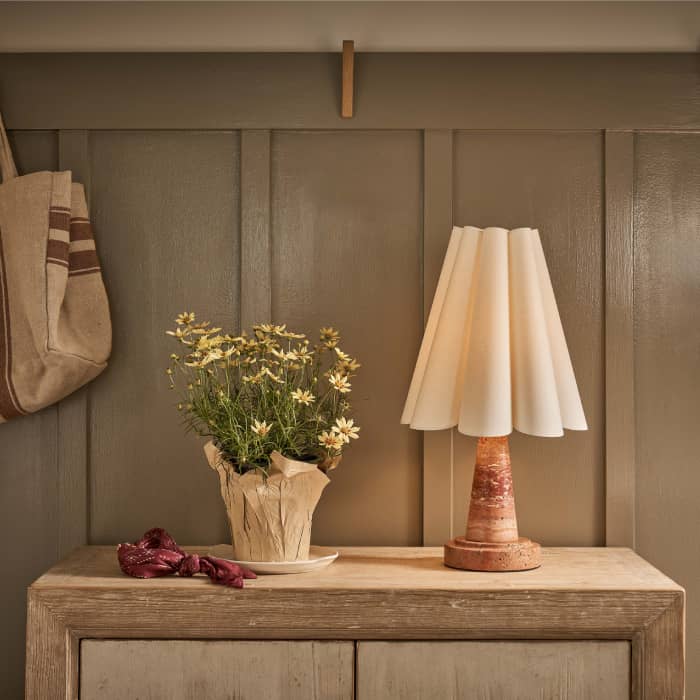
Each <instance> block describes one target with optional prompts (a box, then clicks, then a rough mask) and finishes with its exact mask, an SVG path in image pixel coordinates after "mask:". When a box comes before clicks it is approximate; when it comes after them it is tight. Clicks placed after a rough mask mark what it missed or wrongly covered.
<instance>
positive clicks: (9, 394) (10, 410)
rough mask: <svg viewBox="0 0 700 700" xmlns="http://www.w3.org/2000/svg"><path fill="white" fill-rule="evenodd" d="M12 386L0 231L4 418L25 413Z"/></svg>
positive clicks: (0, 358)
mask: <svg viewBox="0 0 700 700" xmlns="http://www.w3.org/2000/svg"><path fill="white" fill-rule="evenodd" d="M25 413H26V411H24V410H23V409H22V407H21V406H20V403H19V401H18V400H17V395H16V394H15V389H14V387H13V386H12V343H11V339H10V306H9V300H8V297H7V273H6V271H5V256H4V254H3V249H2V231H0V415H2V417H3V418H5V419H6V420H9V419H10V418H15V417H16V416H21V415H23V414H25Z"/></svg>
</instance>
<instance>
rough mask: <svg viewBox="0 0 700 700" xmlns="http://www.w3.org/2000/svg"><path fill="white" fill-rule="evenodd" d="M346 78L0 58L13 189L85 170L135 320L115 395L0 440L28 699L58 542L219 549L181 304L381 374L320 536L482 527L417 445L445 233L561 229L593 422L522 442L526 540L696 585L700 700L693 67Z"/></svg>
mask: <svg viewBox="0 0 700 700" xmlns="http://www.w3.org/2000/svg"><path fill="white" fill-rule="evenodd" d="M477 66H478V68H479V70H476V69H475V68H476V67H477ZM338 69H339V66H338V64H337V57H335V56H328V55H314V56H312V55H297V56H294V57H292V56H282V55H278V56H256V55H239V56H236V55H227V56H223V55H222V56H200V55H191V56H183V55H177V56H176V55H148V56H147V55H141V56H139V55H123V56H110V55H104V56H95V57H92V58H91V60H90V61H89V62H88V61H86V60H85V58H84V56H60V57H59V56H48V55H47V56H42V55H35V56H10V55H5V56H0V91H1V92H2V95H3V100H4V102H3V107H4V111H5V114H6V117H7V122H8V126H9V127H10V128H11V130H12V140H13V143H14V145H15V147H16V152H17V160H18V164H19V167H20V170H21V171H23V172H28V171H31V170H35V169H46V168H48V169H56V168H62V169H72V170H73V171H74V172H75V174H76V176H77V177H78V178H79V179H80V180H82V181H83V182H84V183H85V185H86V187H87V191H88V194H89V200H90V206H91V211H92V216H93V219H94V222H95V228H96V231H97V242H98V249H99V252H100V257H101V260H102V264H103V268H104V274H105V281H106V284H107V288H108V292H109V294H110V299H111V306H112V313H113V322H114V356H113V359H112V362H111V364H110V367H109V369H108V370H107V371H106V372H105V373H104V374H103V375H102V376H101V377H99V378H98V379H97V380H96V381H95V382H94V383H93V384H91V385H90V386H89V387H87V388H86V389H84V390H82V391H80V392H77V393H76V394H75V395H73V396H72V397H70V398H68V399H67V400H65V401H63V402H61V403H60V404H59V405H57V406H54V407H51V408H49V409H47V410H45V411H43V412H42V413H40V414H37V415H35V416H30V417H26V418H22V419H19V420H17V421H15V422H12V423H9V424H8V425H3V426H0V466H1V467H2V469H0V513H1V515H0V517H1V518H2V521H1V522H2V524H3V526H4V531H5V532H7V533H13V535H12V538H11V544H10V545H9V549H8V555H7V556H9V557H10V561H11V565H10V566H9V567H8V571H9V573H8V578H5V579H4V583H3V592H4V593H5V595H4V596H3V601H4V603H3V605H7V609H6V610H3V612H5V620H6V624H5V625H4V627H3V630H2V635H3V637H2V638H1V642H0V643H1V644H2V649H3V652H4V655H5V657H6V658H7V659H8V660H9V663H8V664H6V666H5V668H6V669H7V670H6V671H5V673H6V678H3V679H2V681H0V682H2V685H3V687H4V688H7V689H8V691H7V695H6V697H8V698H11V697H17V698H19V697H21V667H22V663H23V642H22V634H23V624H24V590H25V587H26V585H27V584H28V583H29V582H30V581H31V579H32V578H33V577H35V576H36V575H38V574H39V573H41V571H42V570H44V569H45V568H46V567H48V566H49V565H50V564H51V563H53V562H54V561H55V560H56V559H57V558H59V557H60V556H61V555H62V554H64V553H65V552H66V551H68V550H69V549H71V548H72V547H73V546H76V545H79V544H81V543H83V542H92V543H114V542H118V541H123V540H130V539H134V538H135V537H137V536H138V535H139V534H140V533H141V532H142V531H143V530H145V529H147V528H149V527H151V526H153V525H155V524H159V525H162V526H164V527H167V528H168V529H170V530H171V531H172V532H173V534H174V535H175V536H176V537H177V538H178V539H179V540H180V541H181V542H183V543H186V542H199V543H207V542H215V541H223V540H224V539H225V538H226V524H225V521H224V509H223V506H222V505H221V504H220V500H219V499H220V497H219V495H218V486H217V482H216V476H215V474H214V473H213V472H211V471H210V470H209V469H208V468H207V467H206V466H205V461H204V458H203V455H202V453H201V445H200V444H198V441H197V440H196V439H195V438H194V437H192V436H186V435H183V434H182V431H181V429H180V426H179V424H178V416H177V412H176V411H175V409H174V407H173V405H172V404H173V398H172V393H171V392H169V391H168V389H167V381H166V379H165V376H164V373H163V370H164V367H165V362H166V359H167V355H168V353H169V352H170V351H171V345H170V343H169V341H168V338H167V337H166V336H165V335H164V330H165V329H166V328H168V327H169V326H170V325H171V319H172V318H173V317H174V315H175V314H176V313H178V312H179V311H181V310H183V309H194V310H195V311H197V312H198V313H199V314H200V315H201V316H202V317H211V318H212V319H216V320H217V322H219V321H220V322H222V323H224V324H226V325H228V326H231V327H233V328H237V327H238V326H240V325H241V324H243V325H249V324H250V323H251V322H253V321H257V320H267V319H273V320H275V321H281V322H285V321H286V322H288V323H289V324H290V326H293V327H298V328H301V329H303V330H313V329H314V328H316V327H318V326H319V325H321V324H327V323H334V324H337V326H338V327H339V328H340V329H341V330H342V331H343V333H344V335H345V337H346V341H345V344H346V345H347V348H348V349H349V350H351V351H352V352H353V353H354V354H357V355H358V356H359V357H360V359H361V361H362V363H363V370H362V373H361V374H360V376H359V377H358V379H357V381H356V382H355V384H356V386H355V394H354V400H355V404H356V406H357V410H358V422H359V423H360V424H361V425H362V426H363V438H362V440H361V441H359V442H358V444H357V445H356V446H354V447H353V450H352V452H351V453H348V455H347V458H346V459H345V460H344V462H343V464H342V465H341V467H340V468H339V469H338V470H337V472H336V473H335V474H334V478H333V483H332V484H331V486H330V487H329V488H328V489H327V492H326V493H325V494H324V497H323V499H322V502H321V505H320V507H319V511H318V517H317V518H316V521H315V529H314V538H315V540H316V541H317V542H319V543H336V544H350V543H352V544H397V545H403V544H418V543H420V542H421V541H424V542H441V541H443V540H444V539H446V538H447V537H448V536H449V534H450V532H455V531H457V532H458V531H460V530H461V529H462V527H463V522H464V518H465V513H464V507H465V500H466V494H467V491H468V484H469V480H470V473H471V471H470V470H471V462H472V460H473V440H471V439H468V438H464V437H462V436H452V437H451V436H450V435H449V434H433V435H429V436H426V439H425V440H423V439H422V437H421V435H420V434H418V433H415V432H412V431H409V430H408V429H407V428H405V427H402V426H399V425H398V418H399V415H400V412H401V406H402V404H403V400H404V397H405V391H406V388H407V386H408V381H409V379H410V374H411V370H412V366H413V362H414V361H415V356H416V353H417V350H418V345H419V342H420V337H421V331H422V326H423V318H424V313H425V310H426V308H427V306H428V305H429V303H430V299H431V296H432V290H433V288H434V285H435V281H436V277H437V272H438V271H439V266H440V263H441V261H442V256H443V255H444V250H445V246H446V242H447V238H448V236H449V229H450V226H451V223H452V221H454V222H456V223H462V224H467V223H476V224H478V225H487V224H492V223H498V224H500V225H504V226H508V227H515V226H517V225H523V224H524V225H537V226H538V227H539V228H540V229H541V231H542V237H543V245H544V248H545V253H546V255H547V258H548V260H549V267H550V270H551V274H552V279H553V284H554V288H555V292H556V295H557V298H558V301H559V306H560V311H561V315H562V321H563V324H564V329H565V332H566V334H567V338H568V341H569V346H570V351H571V355H572V358H573V363H574V367H575V370H576V374H577V377H578V380H579V385H580V389H581V394H582V398H583V403H584V407H585V410H586V413H587V418H588V421H589V425H590V430H589V431H588V432H586V433H572V434H569V435H567V436H566V437H565V438H563V439H558V440H542V439H535V438H530V437H525V436H514V438H513V457H514V469H515V479H516V490H517V491H518V505H519V516H520V522H521V527H522V530H523V532H524V533H526V534H527V535H528V536H531V537H533V538H537V539H539V540H541V541H542V543H543V544H568V545H602V544H605V543H606V542H608V543H614V544H629V545H632V544H635V540H636V543H637V545H638V549H639V551H640V553H642V554H643V555H644V556H646V557H648V558H649V559H650V560H651V561H652V562H653V563H655V564H657V565H659V566H660V567H661V568H662V569H663V570H664V571H665V572H666V573H668V574H669V575H671V576H672V577H674V578H676V579H677V580H678V581H679V582H680V583H681V584H683V585H685V586H686V587H687V588H688V590H689V596H690V603H689V624H688V654H689V659H690V660H691V663H689V697H693V692H695V693H697V692H700V676H698V674H697V671H696V665H694V664H693V663H692V659H693V658H697V655H698V654H700V608H699V607H698V606H697V605H695V598H696V597H697V596H698V595H700V589H699V588H698V583H697V581H698V580H699V577H698V575H697V574H698V573H700V572H699V571H698V569H697V562H698V561H700V556H698V555H700V550H699V549H698V545H697V542H696V541H695V540H694V539H693V537H692V536H691V534H690V533H693V532H696V531H697V529H698V525H699V524H700V523H699V522H698V517H699V516H698V508H697V507H696V499H695V498H694V491H693V485H694V484H695V483H696V481H697V478H696V473H695V468H694V467H695V466H697V465H696V461H697V460H695V461H694V459H693V455H694V454H695V453H696V452H697V448H698V447H699V446H700V445H698V438H697V431H695V430H694V424H695V422H696V421H697V418H698V410H697V404H696V402H695V400H694V394H695V387H697V385H698V380H700V376H698V371H699V370H698V367H700V364H699V363H698V362H697V360H698V347H700V330H698V329H700V324H699V323H698V320H699V319H698V311H697V309H698V308H700V307H699V305H698V302H700V284H699V282H698V280H699V279H700V276H699V275H698V273H699V272H700V270H699V269H698V264H697V260H698V259H700V257H699V255H698V254H699V253H700V250H698V248H699V247H700V242H699V240H698V237H697V231H698V228H699V224H700V209H699V208H698V201H697V196H696V193H697V191H698V187H697V186H698V184H700V183H699V180H700V160H699V159H700V110H699V109H698V99H699V98H700V95H698V93H697V89H696V86H697V64H696V62H695V57H693V56H677V57H671V56H659V57H654V56H649V55H645V56H629V57H614V56H597V57H595V56H583V57H572V56H568V57H567V56H558V57H556V60H554V61H553V60H552V57H548V56H529V57H524V56H515V57H504V56H491V57H485V56H467V55H460V56H435V55H425V56H416V55H403V56H401V55H393V56H371V55H370V56H363V57H359V60H358V87H357V95H356V97H357V100H356V105H357V116H356V118H355V119H353V120H341V119H340V118H339V116H338V114H337V109H338V86H337V77H338ZM65 76H70V80H65V79H64V78H65ZM173 76H176V79H174V77H173ZM408 76H410V80H409V79H408ZM438 76H439V79H438ZM56 86H60V89H57V87H56ZM261 86H262V87H261ZM533 94H536V95H537V98H538V99H537V100H532V99H529V100H528V99H525V98H526V97H527V96H531V95H533ZM450 96H454V98H453V99H451V98H450ZM412 105H413V106H414V108H413V109H411V106H412ZM514 105H517V106H518V107H519V108H518V109H514V107H513V106H514ZM659 127H661V128H662V129H663V130H662V131H659V130H658V129H659ZM632 243H633V245H632ZM632 283H634V289H633V292H634V294H633V296H627V297H625V296H624V294H620V293H619V292H620V290H623V291H624V287H625V284H629V285H631V284H632ZM621 299H622V300H623V301H622V302H621V301H620V300H621ZM624 299H626V300H627V301H624ZM632 300H633V301H632ZM613 321H614V322H613ZM624 329H629V332H622V331H624ZM620 360H622V364H623V366H626V367H628V368H631V369H632V370H633V371H632V372H631V373H630V375H629V376H630V380H629V381H628V382H627V381H626V380H625V379H624V376H623V375H622V374H620V372H619V371H613V369H614V368H615V367H617V366H618V365H617V364H616V363H618V362H619V361H620ZM630 404H631V405H632V406H633V409H634V410H633V416H632V422H631V423H630V425H626V423H625V422H624V420H622V419H621V416H622V411H623V409H624V407H625V406H626V405H630ZM436 484H438V485H439V488H435V485H436ZM625 484H626V486H625ZM27 552H31V556H27Z"/></svg>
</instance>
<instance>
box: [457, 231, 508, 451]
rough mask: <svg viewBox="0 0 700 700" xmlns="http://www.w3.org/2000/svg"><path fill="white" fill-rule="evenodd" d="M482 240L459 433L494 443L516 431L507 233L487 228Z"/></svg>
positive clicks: (472, 294)
mask: <svg viewBox="0 0 700 700" xmlns="http://www.w3.org/2000/svg"><path fill="white" fill-rule="evenodd" d="M479 238H480V241H479V253H478V258H477V260H478V264H477V265H476V270H475V273H474V275H473V278H472V285H471V286H472V290H471V299H470V304H471V323H470V328H469V333H468V334H466V335H465V340H466V357H465V366H464V371H463V376H462V377H460V378H459V380H460V381H459V383H460V387H459V390H460V394H461V402H460V410H459V422H458V427H459V431H460V432H461V433H465V434H467V435H481V436H483V437H496V436H498V435H506V434H508V433H509V432H510V431H511V426H512V417H511V401H510V395H511V387H510V352H509V348H510V329H509V327H508V326H509V322H508V231H507V230H506V229H503V228H489V229H486V231H484V233H483V234H482V235H480V236H479Z"/></svg>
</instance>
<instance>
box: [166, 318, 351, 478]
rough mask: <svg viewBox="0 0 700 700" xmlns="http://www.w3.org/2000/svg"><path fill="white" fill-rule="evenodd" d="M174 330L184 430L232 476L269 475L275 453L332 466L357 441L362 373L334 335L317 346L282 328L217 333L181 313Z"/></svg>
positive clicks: (328, 331) (173, 374)
mask: <svg viewBox="0 0 700 700" xmlns="http://www.w3.org/2000/svg"><path fill="white" fill-rule="evenodd" d="M176 324H177V325H176V327H175V330H173V331H167V332H168V335H171V336H173V337H174V338H175V339H176V340H177V341H179V342H180V343H181V344H182V346H183V351H182V353H181V354H175V353H174V354H172V355H170V360H171V362H170V367H169V368H168V369H167V370H166V372H167V374H168V376H169V378H170V382H171V388H173V389H175V388H180V389H181V390H182V393H183V396H182V400H181V402H180V403H178V410H180V411H181V412H182V413H183V415H184V417H185V423H186V425H187V426H188V428H189V429H191V430H194V431H195V432H196V433H197V434H198V435H201V436H203V437H209V438H212V439H213V440H214V442H215V443H216V445H217V446H218V447H219V449H220V450H221V451H222V453H223V454H224V456H225V457H226V459H228V460H229V461H230V462H231V463H232V464H233V465H234V467H235V468H236V470H237V471H239V472H240V473H243V472H245V471H248V470H250V469H258V470H260V471H262V472H263V473H267V468H268V466H269V462H270V453H271V452H273V451H274V450H277V451H278V452H280V453H282V454H283V455H284V456H285V457H289V458H291V459H302V460H308V461H315V462H318V463H319V464H322V465H326V466H327V465H329V464H330V463H331V462H333V461H337V460H338V459H339V458H340V456H341V454H342V451H343V449H344V448H345V447H346V446H347V445H348V444H349V443H350V442H351V440H353V439H357V438H358V437H359V435H358V432H359V430H360V429H359V427H357V426H356V425H355V424H354V421H353V420H352V419H351V418H349V417H348V414H349V412H350V404H349V402H348V400H347V397H348V394H349V393H350V392H351V390H352V384H351V382H350V379H351V378H352V377H353V376H354V374H355V372H356V370H357V369H358V368H359V367H360V365H359V363H358V362H357V361H356V360H354V359H353V358H351V357H350V356H349V355H346V354H345V353H344V352H343V351H342V350H341V349H340V347H339V345H338V343H339V341H340V336H339V334H338V332H337V331H335V330H334V329H333V328H321V331H320V337H319V341H318V343H316V344H315V345H313V346H312V345H311V343H310V342H309V340H308V339H307V338H306V336H305V335H303V334H301V333H292V332H291V331H288V330H287V328H286V326H284V325H282V326H276V325H271V324H261V325H257V326H253V333H252V335H247V334H246V333H245V332H244V333H242V334H241V335H239V336H232V335H228V334H222V331H221V328H213V327H211V325H210V323H209V322H204V323H196V322H195V315H194V313H182V314H180V315H179V316H178V317H177V319H176Z"/></svg>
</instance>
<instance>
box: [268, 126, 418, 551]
mask: <svg viewBox="0 0 700 700" xmlns="http://www.w3.org/2000/svg"><path fill="white" fill-rule="evenodd" d="M422 178H423V141H422V134H421V133H420V132H416V131H351V132H333V131H320V132H273V136H272V166H271V190H272V206H271V222H272V317H273V320H274V321H276V322H286V323H289V325H290V327H292V328H301V329H302V330H304V331H307V332H313V333H317V332H318V328H319V326H321V325H323V326H327V325H331V324H333V325H335V326H336V327H337V328H339V329H340V330H341V332H342V336H343V339H342V343H341V345H342V347H343V349H344V350H345V351H346V352H348V353H350V354H351V355H352V356H353V357H355V356H356V357H358V358H359V360H360V362H361V364H362V368H361V370H360V372H359V373H358V375H357V377H356V378H355V379H354V380H353V392H352V393H351V394H350V400H351V402H352V403H353V406H354V409H355V411H356V420H357V423H358V424H359V425H360V426H361V439H360V440H358V441H357V443H354V444H353V445H352V449H350V450H348V452H347V455H346V456H345V457H344V458H343V462H342V463H341V464H340V466H339V467H338V469H336V470H335V471H334V472H333V473H332V474H331V484H330V485H329V486H328V487H327V488H326V492H325V494H324V496H323V498H322V499H321V503H320V504H319V507H318V511H317V516H316V517H315V519H314V538H315V539H316V540H317V541H318V542H319V543H321V542H323V543H327V544H332V543H336V544H368V545H370V544H375V545H379V544H393V545H409V544H418V543H420V542H421V477H422V453H421V435H420V434H419V433H417V432H415V431H410V430H408V429H407V428H406V427H405V426H401V425H399V419H400V417H401V410H402V408H403V401H404V398H405V393H406V387H407V386H408V383H409V382H410V378H411V373H412V372H413V364H414V362H415V358H416V356H417V354H418V347H419V344H420V340H421V336H422V332H423V296H422V281H421V277H422V237H423V232H422V207H421V198H422Z"/></svg>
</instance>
